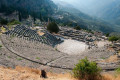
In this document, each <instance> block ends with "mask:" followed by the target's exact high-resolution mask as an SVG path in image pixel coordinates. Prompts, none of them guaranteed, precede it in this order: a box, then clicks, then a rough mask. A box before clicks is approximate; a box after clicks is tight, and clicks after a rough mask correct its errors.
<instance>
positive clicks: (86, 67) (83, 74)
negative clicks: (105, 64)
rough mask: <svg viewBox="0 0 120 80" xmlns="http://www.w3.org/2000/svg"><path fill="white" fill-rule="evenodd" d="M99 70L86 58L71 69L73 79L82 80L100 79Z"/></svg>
mask: <svg viewBox="0 0 120 80" xmlns="http://www.w3.org/2000/svg"><path fill="white" fill-rule="evenodd" d="M100 71H101V69H100V68H98V67H97V64H96V63H95V62H90V61H89V60H88V59H87V58H85V59H82V60H80V61H79V63H78V64H76V66H75V68H74V69H73V75H74V77H75V78H78V79H84V80H98V78H100Z"/></svg>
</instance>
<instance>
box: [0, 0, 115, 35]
mask: <svg viewBox="0 0 120 80" xmlns="http://www.w3.org/2000/svg"><path fill="white" fill-rule="evenodd" d="M67 6H68V7H67ZM14 11H18V12H19V13H20V15H22V17H23V18H27V17H28V15H31V16H33V17H35V18H39V19H40V18H41V16H42V17H44V20H45V21H48V17H49V18H50V19H51V20H53V21H56V22H57V23H58V24H59V23H60V24H64V25H68V26H72V27H74V26H77V25H79V26H80V27H81V28H86V29H92V30H97V31H102V32H104V33H110V32H114V29H113V28H112V25H110V24H108V23H106V22H104V21H102V20H99V19H96V18H93V17H90V16H88V15H86V14H84V13H83V12H81V11H79V10H78V9H76V8H74V7H73V6H71V5H69V4H66V3H64V2H63V3H62V4H61V5H59V4H57V5H56V4H55V3H54V2H53V1H51V0H29V1H28V0H1V2H0V12H2V13H6V15H9V14H11V13H12V12H14Z"/></svg>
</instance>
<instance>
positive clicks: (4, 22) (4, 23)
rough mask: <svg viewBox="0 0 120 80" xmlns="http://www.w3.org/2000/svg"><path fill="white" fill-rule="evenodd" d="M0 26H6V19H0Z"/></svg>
mask: <svg viewBox="0 0 120 80" xmlns="http://www.w3.org/2000/svg"><path fill="white" fill-rule="evenodd" d="M0 24H1V25H7V24H8V21H7V20H6V19H1V21H0Z"/></svg>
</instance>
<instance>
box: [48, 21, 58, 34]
mask: <svg viewBox="0 0 120 80" xmlns="http://www.w3.org/2000/svg"><path fill="white" fill-rule="evenodd" d="M47 30H48V31H49V32H51V33H53V32H55V33H58V32H59V27H58V25H57V24H56V23H55V22H51V23H49V24H48V26H47Z"/></svg>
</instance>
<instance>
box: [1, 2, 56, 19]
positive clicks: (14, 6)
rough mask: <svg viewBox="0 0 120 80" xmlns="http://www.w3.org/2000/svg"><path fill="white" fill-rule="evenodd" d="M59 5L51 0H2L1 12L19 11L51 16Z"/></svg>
mask: <svg viewBox="0 0 120 80" xmlns="http://www.w3.org/2000/svg"><path fill="white" fill-rule="evenodd" d="M56 8H57V6H56V5H55V4H54V3H53V2H52V1H51V0H29V1H28V0H1V2H0V12H5V13H7V14H11V13H12V12H14V11H19V12H20V13H21V14H22V15H25V16H27V15H28V14H30V15H33V16H36V17H39V16H40V13H41V14H42V16H50V15H51V14H53V13H54V11H55V9H56Z"/></svg>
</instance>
